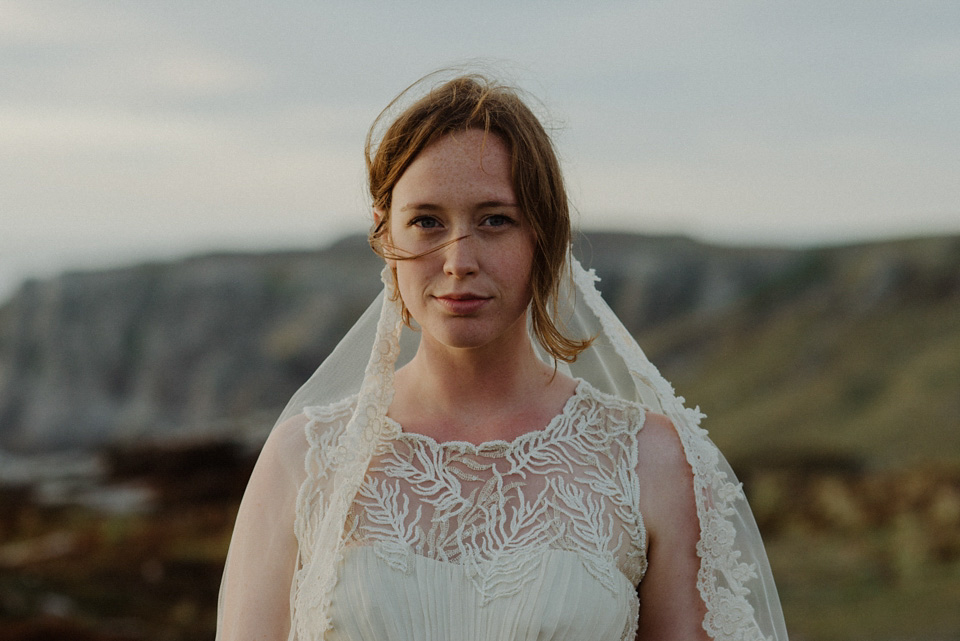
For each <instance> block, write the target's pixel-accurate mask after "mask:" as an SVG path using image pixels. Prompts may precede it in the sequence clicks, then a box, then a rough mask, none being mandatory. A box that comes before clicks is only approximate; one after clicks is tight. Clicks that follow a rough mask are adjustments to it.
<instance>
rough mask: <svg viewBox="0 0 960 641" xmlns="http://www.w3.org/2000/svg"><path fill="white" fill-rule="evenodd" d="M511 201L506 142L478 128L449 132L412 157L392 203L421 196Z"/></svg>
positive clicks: (428, 198)
mask: <svg viewBox="0 0 960 641" xmlns="http://www.w3.org/2000/svg"><path fill="white" fill-rule="evenodd" d="M475 198H484V199H500V200H509V201H511V202H512V201H513V200H514V199H515V197H514V190H513V179H512V174H511V158H510V152H509V149H508V148H507V145H506V143H504V142H503V140H502V139H501V138H500V137H499V136H497V135H496V134H493V133H485V132H483V131H481V130H478V129H468V130H467V131H463V132H457V133H451V134H447V135H445V136H443V137H442V138H440V139H438V140H436V141H435V142H433V143H432V144H430V145H429V146H428V147H427V148H426V149H424V150H423V151H422V152H420V154H418V155H417V157H416V158H414V160H413V162H412V163H410V166H409V167H407V169H406V171H404V172H403V174H402V175H401V176H400V179H399V180H398V181H397V184H396V185H395V186H394V188H393V201H394V204H398V205H400V206H404V205H406V204H410V203H409V202H400V201H411V200H413V201H417V200H422V199H427V200H431V199H443V200H449V201H458V200H465V199H475Z"/></svg>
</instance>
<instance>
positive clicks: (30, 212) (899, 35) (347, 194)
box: [0, 0, 960, 298]
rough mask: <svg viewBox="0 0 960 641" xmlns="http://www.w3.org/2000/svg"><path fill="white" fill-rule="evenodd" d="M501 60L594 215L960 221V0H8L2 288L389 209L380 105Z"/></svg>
mask: <svg viewBox="0 0 960 641" xmlns="http://www.w3.org/2000/svg"><path fill="white" fill-rule="evenodd" d="M477 60H479V61H481V62H482V66H483V68H485V69H487V70H489V71H492V72H493V73H494V74H496V75H498V76H500V77H502V78H504V79H506V80H507V81H509V82H512V83H514V84H516V85H519V86H520V87H521V88H523V89H524V90H526V91H527V92H529V93H530V94H532V95H533V96H535V97H536V98H537V99H538V105H539V106H538V107H537V109H538V110H539V112H540V113H541V115H542V117H543V119H544V121H545V123H546V124H547V125H548V127H549V128H550V130H551V131H552V132H553V135H554V139H555V141H556V143H557V146H558V148H559V150H560V153H561V159H562V162H563V166H564V170H565V173H566V177H567V180H568V183H569V191H570V196H571V198H572V202H573V204H574V206H575V208H576V212H577V215H576V223H577V224H578V226H579V227H580V228H581V229H584V230H590V229H622V230H628V231H636V232H643V233H651V234H685V235H688V236H692V237H695V238H697V239H700V240H704V241H709V242H718V243H725V244H739V245H769V244H776V245H791V246H804V245H816V244H823V243H830V244H835V243H849V242H860V241H869V240H874V239H884V238H896V237H903V236H918V235H933V234H941V233H960V152H958V150H960V82H958V78H960V3H958V2H956V0H946V1H943V2H925V1H924V0H916V1H912V2H905V1H898V2H887V1H884V0H843V1H842V2H836V0H806V1H805V2H776V1H765V2H761V1H749V0H731V1H729V2H714V1H706V0H704V1H702V2H689V1H686V0H670V1H662V2H636V1H634V2H615V1H611V0H594V1H592V2H590V3H586V2H569V1H566V0H553V1H551V2H542V1H538V0H520V1H518V0H510V1H501V0H491V1H489V2H478V1H474V2H470V3H467V2H459V1H457V0H444V1H434V0H421V1H418V2H417V3H415V4H414V3H400V2H391V1H387V0H370V1H365V0H356V1H353V2H327V1H324V0H273V1H271V2H269V3H267V2H253V1H251V0H231V1H230V2H226V1H214V0H208V1H204V0H137V2H114V1H106V0H101V1H96V0H48V1H44V2H40V1H37V0H0V298H3V297H5V296H8V295H9V294H10V293H11V292H12V291H14V290H15V288H16V287H17V286H18V284H19V283H20V282H21V281H22V280H23V279H24V278H28V277H45V276H50V275H53V274H56V273H58V272H60V271H63V270H71V269H93V268H102V267H111V266H117V265H126V264H132V263H136V262H142V261H146V260H165V259H170V258H176V257H181V256H185V255H189V254H194V253H200V252H210V251H221V250H271V249H281V248H305V247H322V246H324V245H326V244H329V243H330V242H332V241H334V240H336V239H337V238H339V237H341V236H343V235H344V234H348V233H353V232H360V231H364V230H365V229H366V228H367V226H368V225H369V223H370V216H369V202H368V198H367V196H366V194H365V184H364V169H363V155H362V149H363V141H364V136H365V134H366V131H367V128H368V127H369V125H370V123H371V122H372V121H373V119H374V118H375V117H376V115H377V114H378V113H379V111H380V110H381V109H382V108H383V107H384V106H385V105H386V104H387V103H388V102H389V101H390V100H391V99H392V98H393V97H394V96H395V95H396V94H397V93H398V92H400V91H401V90H402V89H403V88H404V87H406V86H407V85H409V84H410V83H412V82H414V81H415V80H417V79H418V78H419V77H421V76H422V75H424V74H426V73H428V72H430V71H432V70H435V69H437V68H440V67H446V66H451V65H459V64H464V63H475V62H476V61H477Z"/></svg>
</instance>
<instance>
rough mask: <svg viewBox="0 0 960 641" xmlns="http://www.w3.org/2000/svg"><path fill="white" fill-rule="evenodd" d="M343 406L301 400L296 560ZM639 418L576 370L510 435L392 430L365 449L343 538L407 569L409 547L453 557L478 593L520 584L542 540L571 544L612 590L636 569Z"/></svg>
mask: <svg viewBox="0 0 960 641" xmlns="http://www.w3.org/2000/svg"><path fill="white" fill-rule="evenodd" d="M351 412H352V405H351V403H350V401H349V400H348V401H345V402H343V403H340V404H337V405H336V406H331V407H327V408H309V409H308V411H307V416H308V417H309V418H310V419H311V422H310V424H309V425H308V427H307V436H308V440H309V443H310V451H309V453H308V455H307V471H308V475H307V481H306V482H305V484H304V485H305V487H304V488H302V491H301V494H300V500H299V509H298V510H297V513H298V517H299V518H298V522H297V528H296V531H297V536H298V538H299V539H300V550H301V554H302V555H303V557H304V558H302V559H301V562H302V565H303V566H309V564H310V562H311V561H312V559H310V558H309V551H310V550H312V549H314V546H313V545H312V541H311V536H312V532H313V531H314V530H315V527H314V525H315V524H316V523H319V521H320V519H321V517H322V510H323V508H324V499H323V496H324V494H323V490H324V488H323V482H324V479H327V478H328V477H329V473H330V468H331V465H333V464H334V463H333V461H332V460H331V456H330V454H331V452H332V451H333V447H332V445H333V444H335V443H336V442H337V439H338V436H339V433H340V432H341V431H342V430H343V428H344V426H345V424H346V421H347V420H348V418H349V416H350V414H351ZM643 421H644V410H643V408H641V407H640V406H639V405H636V404H633V403H629V402H626V401H623V400H620V399H617V398H615V397H612V396H608V395H605V394H602V393H601V392H599V391H597V390H596V389H594V388H593V387H592V386H590V385H589V384H588V383H586V382H584V381H581V382H580V383H579V385H578V387H577V391H576V393H575V394H574V395H573V396H571V397H570V398H569V399H568V400H567V403H566V405H565V407H564V410H563V412H562V413H561V414H559V415H558V416H556V417H554V419H553V420H552V421H551V423H550V424H549V425H547V426H546V427H545V428H543V429H540V430H537V431H533V432H529V433H527V434H523V435H521V436H520V437H518V438H517V439H515V440H514V441H512V442H506V441H492V442H488V443H484V444H480V445H473V444H470V443H465V442H448V443H438V442H436V441H434V440H433V439H431V438H429V437H426V436H422V435H418V434H408V433H400V435H399V437H397V438H395V439H391V440H385V441H383V442H382V443H381V446H380V448H379V449H378V450H377V451H376V453H375V454H374V456H373V458H372V460H371V463H370V466H369V468H368V469H367V473H366V476H365V477H364V479H363V482H362V483H361V485H360V488H359V490H358V492H357V495H356V498H355V499H354V502H353V505H352V506H351V508H350V512H349V514H348V518H347V523H346V530H347V535H346V537H345V539H346V545H347V546H351V545H364V546H372V548H373V550H374V551H375V553H376V555H377V556H378V557H379V558H381V559H382V560H383V561H384V562H385V563H386V564H387V565H389V566H390V567H391V568H393V569H395V570H398V571H401V572H409V571H410V569H411V567H412V563H411V561H412V555H421V556H425V557H428V558H431V559H434V560H436V561H442V562H447V563H455V564H459V565H462V566H464V567H465V568H466V569H467V572H468V575H469V577H470V580H471V582H472V583H473V585H474V587H475V589H476V590H477V592H478V594H480V595H481V598H482V600H483V602H489V601H491V600H493V599H498V598H503V597H507V596H512V595H515V594H518V593H519V592H520V591H522V590H523V587H524V585H525V583H526V582H527V581H528V580H529V579H530V578H531V577H533V576H534V573H535V572H536V570H537V568H538V564H539V563H540V560H541V559H542V558H543V553H544V552H545V551H547V550H551V549H553V550H563V551H568V552H574V553H575V554H576V555H577V556H578V558H579V559H580V561H581V562H582V564H583V566H584V568H585V569H586V570H587V571H588V572H589V573H590V575H592V576H593V577H594V578H595V579H596V580H597V581H598V582H599V583H600V584H601V585H602V586H604V588H606V589H608V590H610V591H611V592H614V591H615V590H616V589H617V588H618V581H622V578H623V577H618V576H617V573H621V574H622V575H623V576H624V577H626V578H627V580H629V582H630V583H631V584H633V585H637V584H638V583H639V582H640V579H641V578H642V576H643V573H644V571H645V569H646V554H645V545H646V533H645V529H644V524H643V519H642V517H641V514H640V506H639V482H638V479H637V469H636V468H637V454H638V453H637V434H638V432H639V430H640V429H641V427H642V425H643ZM398 427H399V426H398Z"/></svg>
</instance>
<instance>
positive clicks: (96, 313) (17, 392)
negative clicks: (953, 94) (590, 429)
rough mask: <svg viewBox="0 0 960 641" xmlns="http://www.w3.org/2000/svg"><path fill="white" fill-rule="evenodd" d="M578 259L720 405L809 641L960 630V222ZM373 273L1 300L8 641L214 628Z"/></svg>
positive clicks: (291, 265)
mask: <svg viewBox="0 0 960 641" xmlns="http://www.w3.org/2000/svg"><path fill="white" fill-rule="evenodd" d="M578 253H579V254H580V255H581V256H582V257H583V261H584V262H585V263H586V264H587V265H588V266H593V267H595V268H596V270H597V272H598V274H599V275H600V276H601V278H602V281H601V283H600V286H601V289H602V290H603V293H604V296H605V298H606V299H607V300H608V301H609V302H610V303H611V306H612V307H613V308H614V310H615V311H616V312H617V314H618V315H619V316H620V318H621V319H622V320H623V321H624V323H625V324H626V325H627V326H628V328H629V329H630V330H631V331H632V332H633V333H634V334H635V336H636V337H637V339H638V341H639V342H640V344H641V345H642V346H643V347H644V349H645V350H646V351H647V353H648V354H649V355H650V357H651V359H652V360H653V361H654V362H655V363H657V364H658V365H659V366H660V367H661V369H662V370H663V371H664V374H665V375H666V376H667V378H668V379H670V380H671V381H672V382H673V383H674V385H675V386H676V388H677V390H678V392H679V393H681V394H682V395H684V396H686V397H687V398H688V399H689V400H690V402H691V404H694V405H699V406H701V407H702V408H703V410H704V411H705V412H706V413H707V414H708V416H709V418H708V420H707V421H706V423H705V426H706V427H708V428H709V430H710V432H711V435H712V437H713V438H714V440H715V441H716V442H717V443H718V445H719V446H720V447H721V449H722V450H723V451H724V452H725V454H726V455H727V457H728V458H729V459H730V460H731V462H732V464H733V466H734V468H735V469H736V470H737V472H738V474H739V475H740V477H741V480H743V481H744V483H745V487H746V490H747V493H748V495H749V497H750V499H751V503H752V505H753V508H754V511H755V514H756V517H757V521H758V523H759V524H760V527H761V529H762V531H763V533H764V537H765V541H766V542H767V550H768V554H769V556H770V558H771V562H772V564H773V568H774V573H775V575H776V578H777V582H778V586H779V589H780V593H781V594H780V595H781V599H782V601H783V605H784V610H785V613H786V617H787V625H788V628H789V630H790V633H791V638H793V639H794V640H795V641H796V640H801V641H802V640H811V641H813V640H815V641H835V640H836V641H839V640H841V639H844V640H847V639H870V640H872V641H878V640H879V641H882V640H888V641H894V640H902V639H922V640H926V641H934V640H940V639H956V638H960V608H957V604H958V603H960V237H937V238H925V239H912V240H903V241H890V242H882V243H871V244H863V245H854V246H845V247H827V248H817V249H805V250H787V249H776V248H774V249H744V248H731V247H716V246H707V245H701V244H698V243H695V242H693V241H690V240H687V239H684V238H651V237H641V236H633V235H628V234H588V235H586V236H585V237H583V238H581V239H580V241H579V245H578ZM377 271H378V265H377V259H376V258H375V257H373V256H372V255H370V254H369V250H367V249H366V248H365V247H364V242H363V239H362V238H347V239H345V240H344V241H342V242H340V243H338V244H336V245H334V246H333V247H330V248H328V249H326V250H323V251H318V252H315V253H295V254H294V253H290V254H282V253H276V254H260V255H218V256H205V257H199V258H195V259H190V260H185V261H180V262H176V263H170V264H152V265H141V266H138V267H132V268H128V269H122V270H113V271H109V272H96V273H82V274H81V273H77V274H65V275H63V276H60V277H58V278H55V279H51V280H47V281H42V282H31V283H27V284H26V285H24V287H23V288H22V289H21V290H20V291H19V292H18V293H17V294H16V295H15V296H14V297H13V298H12V299H10V300H9V301H8V302H7V303H6V304H5V305H4V306H3V307H2V308H0V641H6V640H10V639H20V640H24V639H36V640H40V639H91V640H93V639H96V640H104V641H105V640H115V641H121V640H124V641H125V640H134V639H136V640H141V639H142V640H158V641H159V640H171V641H173V640H194V639H211V638H213V634H214V621H215V611H216V598H217V589H218V586H219V579H220V571H221V567H222V563H223V559H224V556H225V554H226V550H227V546H228V543H229V538H230V531H231V528H232V523H233V518H234V516H235V512H236V509H237V505H238V503H239V499H240V496H241V494H242V492H243V488H244V485H245V482H246V479H247V477H248V476H249V473H250V470H251V468H252V465H253V463H254V461H255V459H256V455H257V452H258V449H259V446H260V445H261V444H262V440H263V438H264V436H265V434H266V431H267V430H268V429H269V427H270V426H271V424H272V420H273V417H274V416H276V414H277V413H278V412H279V409H280V407H282V404H283V403H284V402H285V400H286V399H287V398H288V397H289V396H290V394H291V393H292V392H293V390H294V389H295V388H296V386H297V385H298V384H299V382H301V381H302V380H304V379H305V378H306V376H307V375H308V374H309V373H310V372H311V371H312V370H313V368H315V367H316V365H317V364H318V363H319V362H320V361H321V360H322V359H323V357H324V356H325V355H326V354H327V353H328V352H329V351H330V349H332V347H333V346H334V345H335V344H336V342H337V341H338V340H339V338H340V336H341V335H342V333H343V332H344V331H345V330H346V329H347V328H348V327H349V326H350V325H351V324H352V322H353V319H354V318H355V317H356V315H357V314H358V313H359V312H360V311H361V310H362V309H363V308H364V307H365V306H366V304H367V303H368V302H369V300H371V299H372V297H373V295H374V293H375V292H376V290H377V289H378V279H377V276H376V274H377ZM345 283H350V286H349V287H347V286H345ZM354 283H355V285H354Z"/></svg>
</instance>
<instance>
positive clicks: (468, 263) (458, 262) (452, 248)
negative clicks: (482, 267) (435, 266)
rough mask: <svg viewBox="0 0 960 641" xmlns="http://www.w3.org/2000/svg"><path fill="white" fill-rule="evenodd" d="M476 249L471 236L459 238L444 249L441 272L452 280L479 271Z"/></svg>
mask: <svg viewBox="0 0 960 641" xmlns="http://www.w3.org/2000/svg"><path fill="white" fill-rule="evenodd" d="M477 258H478V257H477V247H476V243H475V242H474V239H473V237H472V236H471V235H466V236H461V237H460V238H458V239H457V240H455V241H453V242H452V243H450V244H449V245H448V246H447V247H446V248H445V249H444V256H443V271H444V273H445V274H447V275H448V276H453V277H454V278H464V277H466V276H470V275H472V274H476V273H477V270H478V269H479V263H478V261H477Z"/></svg>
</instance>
